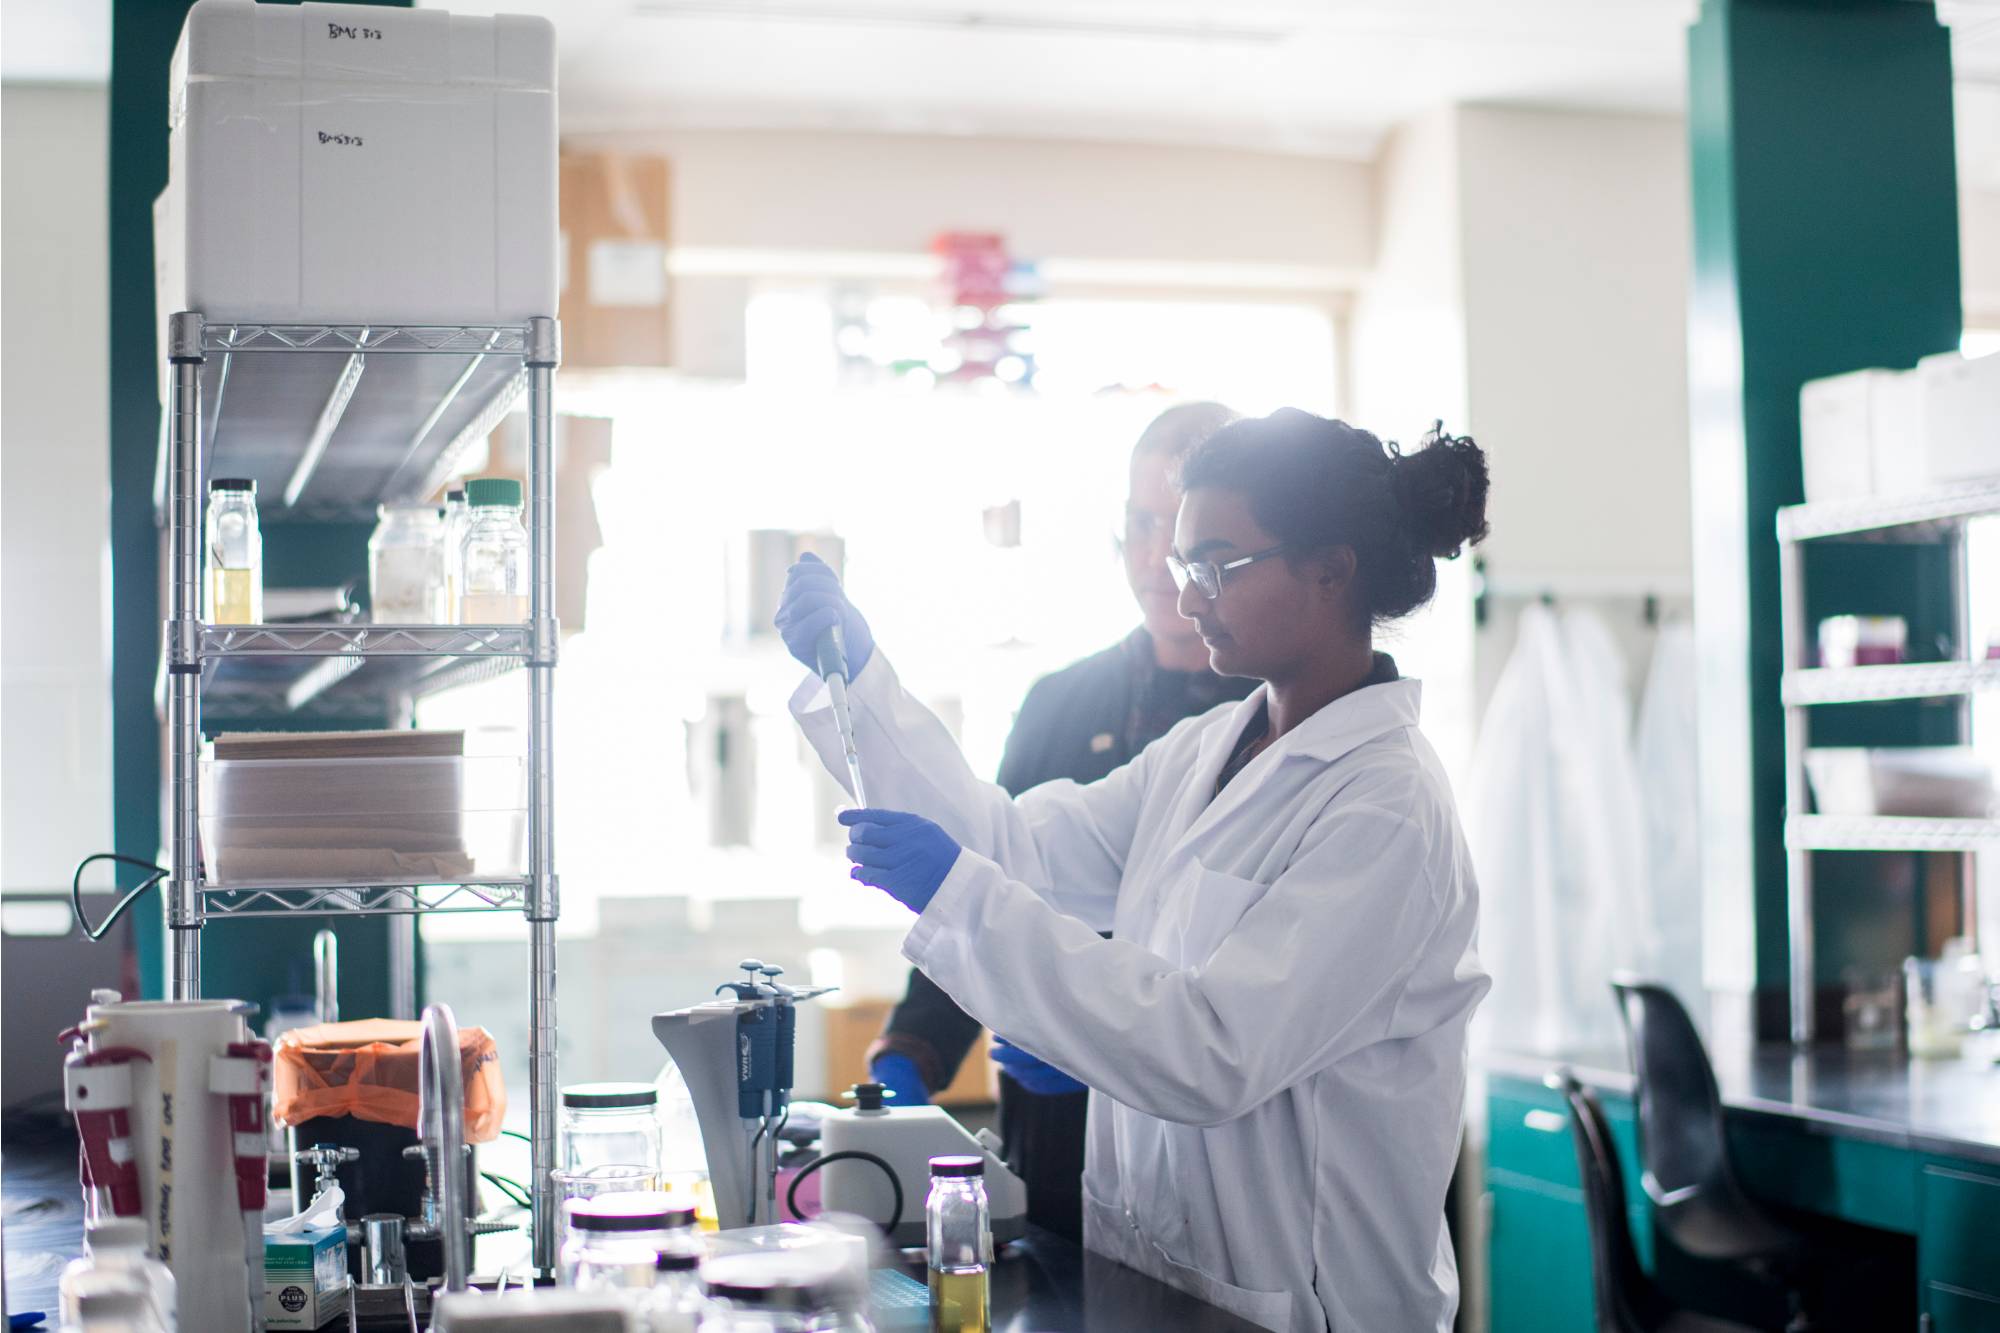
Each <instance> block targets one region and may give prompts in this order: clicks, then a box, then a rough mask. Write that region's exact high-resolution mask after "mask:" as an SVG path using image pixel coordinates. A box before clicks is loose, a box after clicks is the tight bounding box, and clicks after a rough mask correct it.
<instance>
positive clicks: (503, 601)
mask: <svg viewBox="0 0 2000 1333" xmlns="http://www.w3.org/2000/svg"><path fill="white" fill-rule="evenodd" d="M465 499H466V503H467V504H468V505H469V506H470V507H471V510H472V522H471V524H470V526H468V527H467V529H466V532H465V540H464V543H463V544H462V545H461V546H460V548H459V570H460V577H461V578H462V579H463V580H464V582H463V583H462V584H461V591H460V593H459V606H458V611H459V614H458V623H460V624H462V625H518V624H520V623H521V622H522V621H524V620H526V619H527V618H528V580H529V572H528V530H527V529H526V528H525V527H523V526H522V525H521V483H520V482H518V481H515V480H513V479H512V478H510V477H480V478H477V479H475V480H473V481H469V482H467V483H466V484H465Z"/></svg>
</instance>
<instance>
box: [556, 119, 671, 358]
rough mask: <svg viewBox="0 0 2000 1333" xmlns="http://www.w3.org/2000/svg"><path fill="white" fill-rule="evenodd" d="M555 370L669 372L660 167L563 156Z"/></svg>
mask: <svg viewBox="0 0 2000 1333" xmlns="http://www.w3.org/2000/svg"><path fill="white" fill-rule="evenodd" d="M561 179H562V184H561V191H562V256H563V261H562V262H563V272H562V325H563V364H564V365H566V366H569V367H572V368H574V369H603V368H611V367H624V366H653V367H663V366H671V365H672V364H673V357H672V346H671V340H670V338H669V328H668V312H669V306H668V286H667V238H668V233H667V226H668V217H667V180H668V176H667V160H666V159H665V158H663V157H654V156H650V155H646V154H640V153H612V152H589V153H586V152H565V153H564V154H563V155H562V163H561Z"/></svg>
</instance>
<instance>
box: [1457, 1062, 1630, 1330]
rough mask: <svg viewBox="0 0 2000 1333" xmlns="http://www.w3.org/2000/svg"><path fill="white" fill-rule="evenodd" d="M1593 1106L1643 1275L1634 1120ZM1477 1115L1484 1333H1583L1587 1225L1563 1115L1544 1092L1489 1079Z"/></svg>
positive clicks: (1589, 1320)
mask: <svg viewBox="0 0 2000 1333" xmlns="http://www.w3.org/2000/svg"><path fill="white" fill-rule="evenodd" d="M1597 1096H1598V1102H1599V1104H1600V1105H1602V1106H1603V1108H1604V1118H1605V1119H1606V1120H1607V1121H1608V1122H1609V1123H1610V1126H1611V1140H1612V1144H1613V1146H1614V1147H1616V1148H1617V1150H1618V1162H1619V1166H1620V1167H1621V1168H1622V1170H1623V1173H1624V1177H1625V1204H1626V1215H1627V1217H1628V1219H1629V1220H1630V1222H1631V1227H1632V1239H1633V1242H1634V1244H1635V1246H1636V1247H1637V1249H1638V1251H1639V1259H1640V1262H1641V1263H1643V1264H1645V1265H1647V1267H1648V1268H1650V1267H1651V1265H1652V1259H1653V1227H1652V1213H1651V1205H1650V1204H1649V1203H1648V1202H1647V1199H1646V1194H1645V1189H1644V1187H1643V1185H1642V1184H1641V1182H1640V1176H1639V1156H1638V1125H1637V1118H1636V1115H1635V1113H1634V1111H1633V1108H1632V1103H1631V1100H1630V1099H1629V1098H1625V1097H1620V1096H1616V1095H1610V1094H1605V1093H1601V1092H1600V1093H1598V1094H1597ZM1486 1109H1487V1121H1486V1123H1487V1149H1486V1188H1487V1193H1488V1195H1489V1197H1490V1198H1491V1200H1492V1213H1491V1219H1492V1221H1491V1225H1492V1231H1491V1234H1490V1235H1489V1237H1488V1249H1487V1255H1488V1261H1489V1262H1488V1267H1489V1271H1490V1273H1491V1285H1492V1314H1493V1318H1492V1333H1570V1331H1571V1330H1574V1331H1575V1333H1591V1330H1592V1329H1593V1328H1595V1318H1596V1301H1595V1299H1594V1298H1593V1296H1592V1293H1591V1272H1590V1220H1589V1216H1588V1214H1586V1213H1585V1212H1584V1207H1583V1193H1582V1191H1581V1189H1580V1185H1581V1181H1580V1179H1579V1177H1578V1175H1577V1166H1576V1143H1575V1140H1574V1139H1573V1138H1572V1137H1571V1134H1570V1122H1569V1108H1568V1106H1567V1105H1565V1104H1564V1102H1563V1099H1562V1094H1561V1093H1559V1092H1557V1091H1556V1090H1555V1089H1553V1088H1549V1087H1545V1086H1543V1085H1542V1084H1540V1083H1534V1082H1529V1081H1528V1080H1525V1079H1512V1078H1493V1079H1491V1080H1490V1081H1489V1084H1488V1095H1487V1103H1486Z"/></svg>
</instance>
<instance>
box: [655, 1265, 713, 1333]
mask: <svg viewBox="0 0 2000 1333" xmlns="http://www.w3.org/2000/svg"><path fill="white" fill-rule="evenodd" d="M700 1269H701V1251H700V1249H699V1248H691V1249H686V1250H665V1251H662V1252H661V1254H660V1257H659V1259H658V1260H657V1261H655V1263H654V1265H653V1290H652V1292H651V1293H650V1294H649V1295H648V1296H647V1297H646V1299H645V1302H644V1303H643V1305H642V1306H641V1307H640V1321H639V1326H640V1327H641V1328H642V1329H643V1330H644V1331H645V1333H696V1330H697V1329H699V1328H700V1327H701V1314H702V1311H703V1310H705V1309H707V1308H708V1297H707V1296H706V1295H704V1294H703V1292H702V1289H701V1273H700Z"/></svg>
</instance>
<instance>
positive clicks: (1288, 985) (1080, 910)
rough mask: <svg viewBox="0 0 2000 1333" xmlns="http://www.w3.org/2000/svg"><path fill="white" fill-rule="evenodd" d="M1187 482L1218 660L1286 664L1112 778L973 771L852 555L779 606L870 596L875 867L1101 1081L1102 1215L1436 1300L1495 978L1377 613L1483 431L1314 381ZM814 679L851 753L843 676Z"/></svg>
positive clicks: (1480, 513) (1411, 565)
mask: <svg viewBox="0 0 2000 1333" xmlns="http://www.w3.org/2000/svg"><path fill="white" fill-rule="evenodd" d="M1182 482H1183V485H1184V487H1185V490H1186V495H1185V498H1184V500H1183V502H1182V504H1181V508H1180V513H1179V517H1178V521H1177V523H1176V526H1175V540H1174V555H1173V557H1172V558H1171V559H1170V561H1169V564H1170V565H1171V566H1172V568H1173V571H1174V575H1175V578H1176V580H1177V581H1178V582H1180V584H1181V589H1182V590H1181V601H1180V609H1181V613H1182V614H1183V615H1185V616H1187V617H1189V618H1190V619H1192V620H1194V621H1195V622H1196V624H1197V626H1198V627H1199V629H1200V630H1201V633H1202V637H1203V638H1204V640H1206V642H1207V644H1208V646H1209V651H1210V656H1211V660H1212V663H1213V665H1214V668H1215V670H1217V671H1218V672H1221V673H1224V674H1229V675H1243V676H1252V677H1256V678H1259V679H1261V680H1263V681H1264V682H1265V684H1264V686H1263V687H1262V688H1260V689H1258V690H1256V691H1255V692H1253V693H1252V694H1251V695H1250V696H1249V698H1247V699H1245V700H1244V701H1242V702H1241V703H1234V704H1224V705H1222V706H1220V707H1217V708H1215V709H1213V710H1211V711H1210V712H1208V713H1205V714H1202V715H1201V716H1199V717H1195V718H1190V719H1188V720H1187V721H1185V722H1182V723H1181V724H1180V725H1178V726H1176V727H1175V728H1174V729H1173V730H1172V731H1170V732H1168V733H1167V734H1166V735H1165V736H1163V737H1161V738H1160V739H1159V740H1158V741H1155V742H1154V743H1153V744H1152V745H1150V746H1148V747H1147V748H1146V749H1145V750H1144V751H1142V752H1141V753H1140V754H1139V756H1138V757H1137V758H1136V759H1134V760H1133V761H1132V762H1131V763H1130V764H1127V765H1126V766H1125V767H1123V768H1120V769H1118V770H1117V771H1115V772H1113V773H1112V774H1111V775H1110V776H1108V777H1106V778H1105V779H1103V780H1102V781H1100V782H1095V783H1091V784H1089V785H1088V786H1079V785H1077V784H1075V783H1072V782H1067V781H1061V782H1051V783H1047V784H1044V785H1042V786H1040V787H1035V788H1032V789H1031V790H1029V791H1027V792H1024V793H1022V795H1021V796H1020V797H1019V798H1018V799H1009V797H1008V796H1007V794H1006V793H1005V792H1003V791H1002V790H1001V789H1000V788H998V787H996V786H994V785H992V784H991V783H987V782H983V781H981V780H980V779H979V778H978V777H976V776H975V775H974V774H973V772H972V771H971V769H970V768H969V767H968V766H967V765H966V762H965V760H964V758H963V757H962V756H961V755H960V753H959V751H958V749H957V747H956V745H955V744H954V743H953V741H952V739H951V736H950V734H949V733H948V732H947V731H946V729H945V728H944V726H943V725H942V724H941V723H940V722H939V721H938V719H937V718H936V717H934V716H933V715H932V714H931V713H930V712H929V711H928V710H926V709H925V708H924V707H923V705H921V704H920V703H918V702H917V701H916V699H914V698H913V697H911V695H910V694H909V693H907V692H906V691H905V690H904V689H903V687H902V685H901V684H900V683H899V681H898V679H897V677H896V673H895V668H894V667H893V666H892V665H891V664H890V663H889V662H888V661H887V660H886V656H885V655H884V654H881V653H877V652H875V651H874V650H873V642H872V639H871V637H870V635H869V632H868V628H867V625H866V622H865V621H863V620H862V619H861V617H860V615H859V614H858V613H857V612H856V611H855V610H854V608H853V606H852V605H851V604H850V603H848V601H847V600H846V597H845V595H844V594H843V593H842V592H841V589H840V585H839V583H838V581H837V580H836V579H835V578H834V577H833V574H832V572H831V571H830V570H828V569H827V568H826V566H824V565H819V564H817V563H816V562H811V561H808V562H804V563H802V564H801V565H799V566H797V567H795V569H794V570H793V573H792V576H791V579H790V581H789V583H788V584H787V588H786V593H785V598H784V602H783V604H782V605H781V607H780V608H779V613H778V626H779V629H780V631H781V633H783V635H784V637H785V640H786V642H787V644H788V645H789V646H790V647H791V648H792V650H793V652H794V653H795V654H796V655H798V656H799V657H800V658H801V660H803V661H808V662H810V661H811V660H813V646H814V644H815V643H816V642H817V640H818V639H819V638H820V636H821V635H822V634H824V633H825V631H826V630H828V629H829V628H832V627H834V626H836V625H838V626H840V627H841V628H842V629H843V631H844V634H845V639H846V644H847V648H848V654H849V667H850V669H851V670H852V672H853V680H852V684H851V689H850V700H851V707H852V716H853V722H854V728H855V731H856V734H857V740H858V745H859V751H860V761H861V770H862V773H863V776H864V780H865V782H866V783H867V786H868V789H869V796H870V798H871V802H872V804H873V805H874V806H875V807H878V808H877V809H873V810H865V811H849V812H847V813H846V814H844V815H843V816H842V821H843V822H844V823H847V824H849V826H850V830H851V837H852V839H853V841H852V842H851V844H850V847H849V855H850V858H851V859H853V860H854V861H855V863H856V865H855V870H854V874H855V876H856V878H858V879H861V880H863V881H864V882H866V883H870V884H874V885H876V886H878V887H881V888H884V889H886V890H887V891H889V892H890V893H891V894H893V895H894V896H895V897H897V898H898V899H899V900H900V901H902V902H904V903H905V904H906V905H908V906H910V907H912V908H913V909H915V910H916V911H917V912H918V917H917V920H916V922H915V924H914V925H913V926H912V928H911V930H910V933H909V936H908V938H907V940H906V941H905V943H904V945H903V952H904V955H905V956H906V957H907V958H908V959H909V960H910V961H911V962H912V963H914V964H915V965H916V966H917V967H919V968H921V969H923V971H924V972H925V973H926V974H927V975H928V976H929V977H930V978H931V979H932V980H934V981H935V982H937V983H938V985H939V986H941V987H942V988H943V989H944V990H945V991H946V992H947V993H948V994H950V995H951V996H952V998H953V999H955V1000H956V1001H957V1002H958V1003H959V1004H960V1005H961V1006H962V1007H963V1008H964V1009H965V1010H966V1011H967V1012H968V1013H970V1014H972V1015H973V1016H974V1017H976V1018H979V1019H980V1020H982V1021H983V1022H985V1023H986V1024H987V1025H988V1026H990V1027H993V1028H994V1029H995V1030H996V1031H997V1032H999V1033H1001V1034H1003V1035H1004V1036H1005V1037H1006V1038H1007V1039H1008V1040H1009V1041H1011V1042H1013V1043H1015V1044H1017V1045H1018V1046H1019V1047H1020V1048H1021V1049H1022V1050H1023V1051H1025V1052H1028V1053H1030V1054H1032V1055H1033V1056H1035V1057H1039V1058H1040V1059H1042V1060H1044V1061H1047V1062H1048V1063H1050V1064H1052V1065H1054V1066H1056V1067H1057V1068H1059V1069H1062V1070H1065V1071H1067V1072H1068V1073H1070V1074H1072V1075H1074V1076H1075V1077H1076V1078H1078V1079H1080V1080H1082V1081H1083V1082H1084V1083H1086V1084H1088V1085H1089V1087H1090V1088H1091V1090H1092V1091H1091V1101H1090V1115H1089V1135H1090V1141H1089V1144H1088V1149H1087V1156H1086V1162H1087V1165H1086V1167H1085V1170H1084V1181H1083V1193H1084V1238H1085V1243H1086V1244H1087V1245H1088V1246H1089V1247H1090V1248H1091V1249H1093V1250H1096V1251H1098V1252H1100V1253H1103V1254H1106V1255H1108V1256H1110V1257H1112V1258H1114V1259H1117V1260H1119V1261H1120V1262H1123V1263H1125V1264H1128V1265H1130V1266H1132V1267H1134V1268H1137V1269H1140V1270H1141V1271H1143V1272H1146V1273H1149V1274H1152V1275H1153V1276H1155V1277H1158V1278H1160V1279H1162V1280H1164V1281H1166V1282H1168V1283H1170V1284H1172V1285H1174V1286H1177V1287H1180V1288H1182V1289H1183V1290H1186V1291H1189V1292H1191V1293H1193V1294H1195V1295H1197V1296H1199V1297H1202V1298H1203V1299H1206V1300H1208V1301H1210V1302H1212V1303H1214V1304H1216V1305H1219V1306H1221V1307H1223V1308H1225V1309H1228V1310H1230V1311H1233V1312H1234V1313H1236V1314H1239V1315H1241V1316H1244V1317H1245V1318H1247V1319H1250V1320H1251V1321H1253V1322H1255V1323H1257V1324H1259V1325H1261V1326H1263V1327H1265V1328H1269V1329H1276V1330H1297V1331H1298V1333H1308V1331H1314V1330H1321V1329H1331V1330H1334V1333H1389V1331H1390V1330H1406V1329H1424V1330H1439V1331H1440V1333H1441V1331H1442V1330H1446V1329H1449V1328H1450V1327H1451V1323H1452V1316H1453V1312H1454V1310H1455V1308H1456V1304H1457V1298H1458V1283H1457V1276H1456V1272H1455V1268H1454V1264H1453V1259H1452V1253H1451V1248H1450V1244H1449V1241H1448V1239H1447V1236H1446V1232H1445V1222H1444V1213H1445V1194H1446V1188H1447V1185H1448V1183H1449V1181H1450V1178H1451V1172H1452V1164H1453V1161H1454V1159H1455V1158H1456V1155H1457V1151H1458V1143H1459V1133H1460V1121H1461V1111H1462V1103H1463V1099H1464V1093H1465V1063H1466V1026H1467V1022H1468V1020H1469V1019H1470V1017H1471V1014H1472V1011H1473V1008H1474V1007H1475V1006H1476V1005H1477V1003H1478V1001H1479V998H1480V996H1481V995H1483V994H1484V993H1485V991H1486V988H1487V978H1486V975H1485V973H1484V972H1482V971H1481V969H1480V966H1479V963H1478V961H1477V959H1476V957H1475V955H1474V952H1473V945H1474V936H1475V933H1476V927H1477V919H1478V894H1477V889H1476V886H1475V884H1474V880H1473V873H1472V865H1471V861H1470V859H1469V858H1468V855H1467V852H1466V849H1465V841H1464V838H1463V836H1462V834H1461V833H1460V830H1459V825H1458V818H1457V815H1456V813H1455V811H1454V809H1453V805H1452V797H1451V792H1450V790H1449V788H1448V786H1447V784H1446V781H1445V778H1444V775H1443V772H1442V771H1441V769H1440V767H1439V764H1438V761H1437V758H1436V756H1435V755H1434V754H1433V752H1432V751H1431V748H1430V746H1429V745H1428V744H1427V743H1426V742H1425V740H1424V738H1423V736H1422V734H1421V733H1420V732H1419V731H1418V729H1417V705H1418V694H1419V690H1418V686H1417V683H1416V682H1415V681H1413V680H1405V679H1401V678H1399V677H1398V676H1397V673H1396V668H1395V664H1394V662H1392V661H1391V660H1390V659H1389V658H1388V657H1387V656H1385V655H1383V654H1380V653H1377V652H1376V651H1375V650H1374V647H1373V642H1372V632H1373V630H1374V628H1375V627H1376V626H1379V625H1382V624H1384V623H1386V622H1389V621H1393V620H1395V619H1396V618H1398V617H1400V616H1403V615H1407V614H1408V613H1409V612H1411V611H1413V610H1415V609H1416V608H1417V607H1419V606H1421V605H1423V604H1424V603H1425V602H1426V601H1428V600H1429V598H1430V597H1431V595H1432V593H1433V592H1434V591H1435V588H1436V582H1437V572H1436V567H1435V563H1434V562H1435V561H1436V560H1437V559H1441V558H1449V557H1451V556H1454V555H1456V554H1457V553H1458V552H1459V550H1460V549H1461V547H1462V546H1464V545H1465V544H1466V543H1468V542H1474V541H1477V540H1479V539H1480V538H1481V537H1483V536H1484V535H1485V530H1486V525H1485V504H1486V489H1487V485H1486V464H1485V459H1484V456H1483V455H1482V454H1481V452H1480V450H1479V448H1478V447H1477V446H1476V445H1474V444H1473V443H1472V441H1470V440H1464V439H1452V438H1450V437H1439V438H1434V439H1432V440H1429V441H1427V442H1426V447H1424V448H1422V449H1420V450H1418V451H1416V452H1414V453H1411V454H1409V455H1406V456H1405V455H1400V454H1399V452H1398V451H1397V450H1396V449H1395V448H1394V447H1393V446H1390V447H1385V446H1384V445H1383V444H1382V442H1381V441H1379V440H1378V439H1377V438H1376V437H1375V436H1373V435H1370V434H1368V433H1367V432H1365V431H1361V430H1357V429H1355V428H1353V427H1351V426H1348V425H1345V424H1343V423H1341V422H1338V421H1328V420H1324V419H1322V418H1319V417H1315V416H1312V415H1310V414H1307V413H1304V412H1299V411H1294V410H1290V409H1287V410H1284V411H1280V412H1278V413H1275V414H1273V415H1272V416H1270V417H1267V418H1263V419H1259V420H1249V421H1241V422H1238V423H1236V424H1235V425H1232V426H1228V427H1226V428H1224V429H1223V430H1221V431H1219V432H1217V434H1216V435H1215V436H1214V437H1213V438H1212V439H1210V440H1209V441H1208V442H1207V443H1206V444H1205V445H1203V446H1202V447H1200V448H1199V449H1198V450H1197V451H1196V452H1195V453H1194V454H1193V455H1192V456H1191V457H1190V458H1189V459H1188V461H1187V463H1186V465H1185V467H1184V470H1183V473H1182ZM793 708H794V712H795V713H796V714H797V715H798V717H799V720H800V723H801V725H802V727H803V728H804V730H805V732H806V734H807V736H808V737H809V738H810V739H811V741H812V742H813V744H814V745H815V747H816V748H817V749H818V750H819V752H820V754H821V756H822V757H823V759H824V760H825V761H826V763H827V766H828V768H829V770H830V771H831V772H833V773H834V775H835V776H836V777H841V776H843V775H844V773H845V767H846V766H845V762H844V759H843V753H842V750H841V747H840V742H839V739H838V736H837V733H836V729H835V726H834V721H833V717H832V714H831V711H830V709H829V708H828V707H827V703H826V692H825V690H824V689H823V687H821V685H820V683H819V682H818V681H817V680H813V681H809V682H807V683H806V685H805V686H803V687H802V688H801V690H800V691H799V694H798V696H797V697H796V698H795V699H794V701H793ZM1106 919H1109V920H1111V922H1112V938H1110V939H1105V938H1103V937H1101V936H1100V935H1099V934H1098V928H1097V925H1096V924H1095V923H1100V922H1102V921H1104V920H1106Z"/></svg>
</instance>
